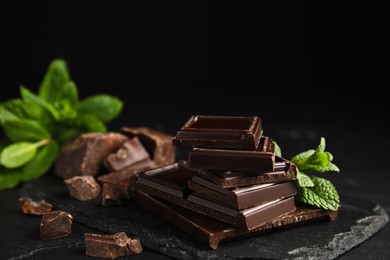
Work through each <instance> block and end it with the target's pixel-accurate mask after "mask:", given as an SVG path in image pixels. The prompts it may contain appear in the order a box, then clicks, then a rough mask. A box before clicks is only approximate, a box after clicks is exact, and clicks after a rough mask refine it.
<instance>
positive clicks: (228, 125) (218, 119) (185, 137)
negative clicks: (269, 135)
mask: <svg viewBox="0 0 390 260" xmlns="http://www.w3.org/2000/svg"><path fill="white" fill-rule="evenodd" d="M262 133H263V128H262V124H261V119H260V118H259V117H257V116H253V117H239V116H195V115H194V116H191V117H190V119H189V120H188V121H187V122H186V123H185V124H184V126H183V127H182V128H181V129H180V130H179V131H178V132H177V134H176V136H175V137H174V138H173V144H174V145H183V146H192V147H209V148H235V149H247V150H255V149H256V148H257V146H258V145H259V142H260V137H261V135H262Z"/></svg>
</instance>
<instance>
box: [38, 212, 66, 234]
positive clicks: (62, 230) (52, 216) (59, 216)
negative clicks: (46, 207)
mask: <svg viewBox="0 0 390 260" xmlns="http://www.w3.org/2000/svg"><path fill="white" fill-rule="evenodd" d="M72 222H73V217H72V215H70V214H69V213H67V212H64V211H61V210H56V211H51V212H49V213H46V214H44V215H43V216H42V219H41V238H42V239H57V238H60V237H65V236H68V235H70V234H71V233H72Z"/></svg>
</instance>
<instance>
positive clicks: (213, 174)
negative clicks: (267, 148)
mask: <svg viewBox="0 0 390 260" xmlns="http://www.w3.org/2000/svg"><path fill="white" fill-rule="evenodd" d="M286 167H287V169H282V168H286ZM275 169H276V170H278V171H274V172H268V173H262V174H255V175H254V174H248V173H242V172H230V171H226V172H221V171H211V170H209V171H207V170H205V171H203V172H202V173H203V174H204V176H205V177H207V178H208V179H210V180H211V181H212V182H214V183H215V184H218V185H219V186H221V187H222V188H234V187H243V186H250V185H256V184H265V183H279V182H285V181H291V180H295V179H296V178H297V168H296V166H295V164H293V163H290V162H288V161H286V164H285V166H284V167H282V166H280V167H279V166H278V163H275ZM221 175H223V177H221Z"/></svg>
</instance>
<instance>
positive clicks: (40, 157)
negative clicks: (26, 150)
mask: <svg viewBox="0 0 390 260" xmlns="http://www.w3.org/2000/svg"><path fill="white" fill-rule="evenodd" d="M57 153H58V145H57V143H56V142H54V141H52V142H50V143H49V144H48V145H46V146H44V147H42V148H40V149H39V150H38V152H37V154H36V155H35V156H34V158H32V159H31V160H30V161H29V162H28V163H27V164H26V165H25V166H24V167H23V170H22V174H21V180H23V181H29V180H32V179H36V178H38V177H40V176H42V175H43V174H44V173H45V172H47V171H48V170H49V169H50V166H51V165H52V163H53V162H54V160H55V158H56V156H57Z"/></svg>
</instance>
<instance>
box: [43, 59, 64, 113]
mask: <svg viewBox="0 0 390 260" xmlns="http://www.w3.org/2000/svg"><path fill="white" fill-rule="evenodd" d="M68 81H70V76H69V72H68V68H67V66H66V63H65V61H64V60H61V59H55V60H53V61H52V62H51V63H50V64H49V68H48V69H47V72H46V74H45V76H44V78H43V81H42V83H41V85H40V87H39V97H40V98H42V99H44V100H46V101H47V102H48V103H50V104H52V105H53V106H54V107H56V108H57V107H58V106H59V104H58V103H57V102H59V101H60V100H61V96H62V94H63V87H64V85H65V84H66V83H68Z"/></svg>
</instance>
